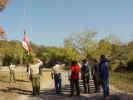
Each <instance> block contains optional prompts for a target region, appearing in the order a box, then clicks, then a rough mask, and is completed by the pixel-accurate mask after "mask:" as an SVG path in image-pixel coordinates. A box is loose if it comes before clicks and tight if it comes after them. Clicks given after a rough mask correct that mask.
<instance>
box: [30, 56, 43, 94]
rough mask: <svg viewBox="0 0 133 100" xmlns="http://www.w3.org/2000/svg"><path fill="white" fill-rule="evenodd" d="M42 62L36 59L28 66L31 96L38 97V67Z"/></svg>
mask: <svg viewBox="0 0 133 100" xmlns="http://www.w3.org/2000/svg"><path fill="white" fill-rule="evenodd" d="M42 64H43V63H42V61H40V60H39V59H37V58H34V59H33V64H30V65H29V71H30V80H31V82H32V90H33V92H32V94H33V96H36V95H40V66H41V65H42Z"/></svg>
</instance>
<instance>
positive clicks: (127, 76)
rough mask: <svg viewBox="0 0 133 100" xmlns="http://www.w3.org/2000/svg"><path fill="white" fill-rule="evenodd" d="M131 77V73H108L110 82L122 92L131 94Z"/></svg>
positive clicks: (132, 85) (132, 89)
mask: <svg viewBox="0 0 133 100" xmlns="http://www.w3.org/2000/svg"><path fill="white" fill-rule="evenodd" d="M132 77H133V74H132V73H112V74H111V75H110V83H111V84H112V85H113V86H114V87H116V88H117V89H119V90H121V91H122V92H124V93H132V94H133V80H132Z"/></svg>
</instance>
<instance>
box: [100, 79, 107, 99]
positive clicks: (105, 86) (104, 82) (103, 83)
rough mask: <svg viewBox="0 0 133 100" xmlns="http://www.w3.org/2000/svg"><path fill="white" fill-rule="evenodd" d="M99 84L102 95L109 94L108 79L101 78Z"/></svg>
mask: <svg viewBox="0 0 133 100" xmlns="http://www.w3.org/2000/svg"><path fill="white" fill-rule="evenodd" d="M101 84H102V88H103V93H104V97H107V96H109V79H106V80H102V82H101Z"/></svg>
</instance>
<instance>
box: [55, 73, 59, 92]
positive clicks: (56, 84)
mask: <svg viewBox="0 0 133 100" xmlns="http://www.w3.org/2000/svg"><path fill="white" fill-rule="evenodd" d="M54 81H55V89H56V93H60V92H61V74H56V75H54Z"/></svg>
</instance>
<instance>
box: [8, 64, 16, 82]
mask: <svg viewBox="0 0 133 100" xmlns="http://www.w3.org/2000/svg"><path fill="white" fill-rule="evenodd" d="M9 70H10V82H15V70H16V65H13V64H11V65H10V66H9Z"/></svg>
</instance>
